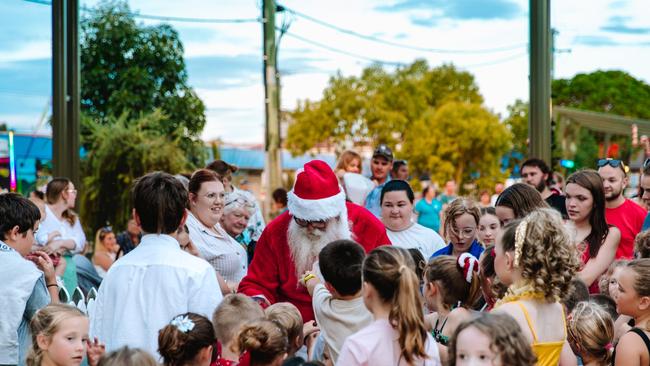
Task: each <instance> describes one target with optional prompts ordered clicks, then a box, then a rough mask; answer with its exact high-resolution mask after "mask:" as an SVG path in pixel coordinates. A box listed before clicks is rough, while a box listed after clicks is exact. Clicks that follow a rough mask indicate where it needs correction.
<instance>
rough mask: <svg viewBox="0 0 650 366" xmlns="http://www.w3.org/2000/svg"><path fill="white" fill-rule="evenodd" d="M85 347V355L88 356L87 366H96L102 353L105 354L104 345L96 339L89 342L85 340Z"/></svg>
mask: <svg viewBox="0 0 650 366" xmlns="http://www.w3.org/2000/svg"><path fill="white" fill-rule="evenodd" d="M86 346H87V351H86V354H87V355H88V365H89V366H97V364H98V363H99V359H100V358H102V356H103V355H104V353H106V345H105V344H104V343H101V342H99V340H98V339H97V337H95V339H94V340H93V341H92V342H91V341H90V339H88V340H86Z"/></svg>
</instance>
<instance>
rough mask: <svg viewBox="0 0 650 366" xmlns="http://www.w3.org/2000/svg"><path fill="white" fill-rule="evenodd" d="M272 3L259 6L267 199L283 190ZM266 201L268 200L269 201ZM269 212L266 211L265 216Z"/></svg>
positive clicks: (272, 0)
mask: <svg viewBox="0 0 650 366" xmlns="http://www.w3.org/2000/svg"><path fill="white" fill-rule="evenodd" d="M275 9H276V4H275V1H274V0H264V1H263V6H262V19H263V25H262V27H263V34H264V89H265V107H266V108H265V111H266V139H265V140H266V141H265V145H266V156H267V166H266V175H267V184H266V196H267V197H270V195H271V192H273V190H274V189H276V188H279V187H282V165H281V160H280V159H281V156H280V121H279V118H278V116H279V106H278V102H279V98H278V85H277V82H276V77H277V70H276V60H277V58H276V51H277V49H276V39H275ZM266 201H269V200H268V199H267V200H266ZM268 212H269V211H268V210H267V213H268Z"/></svg>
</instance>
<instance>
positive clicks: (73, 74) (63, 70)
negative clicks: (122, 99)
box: [52, 0, 81, 187]
mask: <svg viewBox="0 0 650 366" xmlns="http://www.w3.org/2000/svg"><path fill="white" fill-rule="evenodd" d="M52 165H53V170H54V171H53V173H54V175H55V176H59V177H67V178H69V179H70V180H72V182H73V183H74V184H75V186H77V187H80V186H81V181H80V175H79V0H54V1H53V2H52Z"/></svg>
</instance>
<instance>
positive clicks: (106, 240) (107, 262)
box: [92, 226, 120, 278]
mask: <svg viewBox="0 0 650 366" xmlns="http://www.w3.org/2000/svg"><path fill="white" fill-rule="evenodd" d="M119 251H120V245H119V244H117V239H116V238H115V233H113V229H111V227H110V226H106V227H103V228H101V229H99V230H97V234H96V235H95V251H94V253H93V260H92V261H93V264H94V265H95V269H96V270H97V274H98V275H99V276H101V277H102V278H104V276H105V275H106V273H107V272H108V269H109V268H111V266H112V265H113V263H114V262H115V261H116V260H117V258H118V252H119Z"/></svg>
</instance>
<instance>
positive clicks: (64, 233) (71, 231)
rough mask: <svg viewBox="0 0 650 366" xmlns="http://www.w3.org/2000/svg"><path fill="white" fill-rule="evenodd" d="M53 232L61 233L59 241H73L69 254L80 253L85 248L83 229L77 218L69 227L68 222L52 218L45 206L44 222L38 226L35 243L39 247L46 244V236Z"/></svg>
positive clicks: (50, 212) (49, 210)
mask: <svg viewBox="0 0 650 366" xmlns="http://www.w3.org/2000/svg"><path fill="white" fill-rule="evenodd" d="M54 231H58V232H59V233H61V239H63V240H67V239H72V240H73V241H74V244H75V245H74V249H73V250H71V252H73V253H81V252H82V251H83V250H84V247H85V246H86V234H84V231H83V228H82V227H81V222H80V221H79V217H77V219H76V220H75V222H74V225H70V223H69V222H68V220H65V219H64V220H61V221H59V219H57V218H56V216H54V212H52V210H51V209H50V206H48V205H45V220H42V221H41V224H40V225H39V226H38V231H37V232H36V242H37V243H38V244H39V245H45V244H47V237H48V235H50V233H51V232H54Z"/></svg>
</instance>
